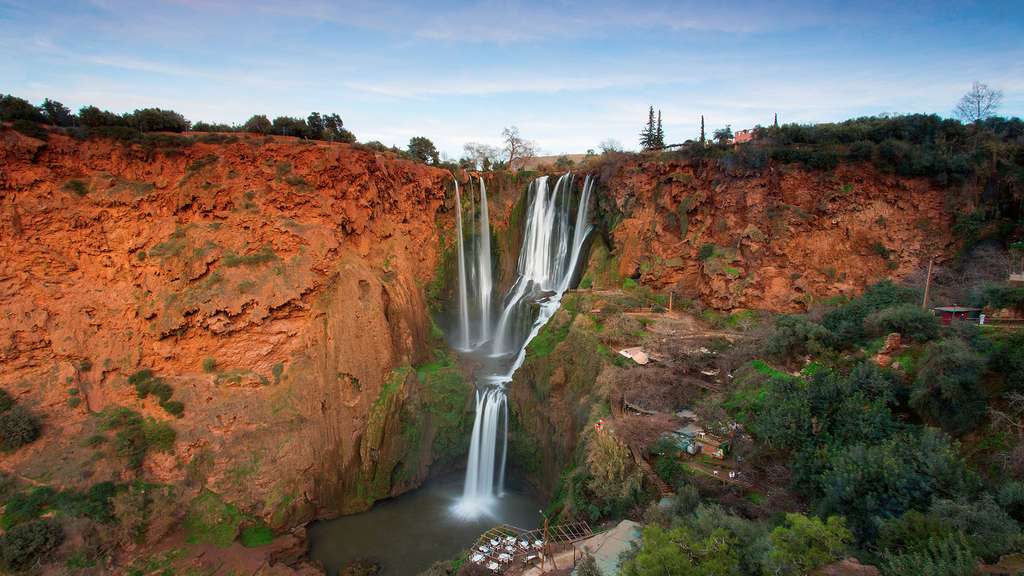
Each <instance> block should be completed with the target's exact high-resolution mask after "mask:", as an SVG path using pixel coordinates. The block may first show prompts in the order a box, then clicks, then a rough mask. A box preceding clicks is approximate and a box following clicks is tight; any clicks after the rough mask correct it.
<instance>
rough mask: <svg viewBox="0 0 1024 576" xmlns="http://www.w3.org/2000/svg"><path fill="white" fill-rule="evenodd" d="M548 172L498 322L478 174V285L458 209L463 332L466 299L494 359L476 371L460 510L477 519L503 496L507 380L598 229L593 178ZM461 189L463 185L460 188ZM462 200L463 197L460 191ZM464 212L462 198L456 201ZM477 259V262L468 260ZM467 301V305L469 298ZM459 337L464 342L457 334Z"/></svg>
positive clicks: (530, 199)
mask: <svg viewBox="0 0 1024 576" xmlns="http://www.w3.org/2000/svg"><path fill="white" fill-rule="evenodd" d="M548 180H549V179H548V177H547V176H541V177H539V178H537V179H536V180H534V181H533V182H532V183H531V184H530V187H529V189H528V190H527V197H526V211H525V223H524V228H523V242H522V247H521V248H520V252H519V260H518V262H517V265H516V278H515V281H514V282H513V283H512V286H511V288H509V290H508V292H507V293H506V294H505V295H504V297H503V298H502V299H501V301H500V302H501V312H500V314H498V319H497V322H492V320H493V319H492V317H491V314H492V307H491V306H492V305H491V300H492V298H491V296H492V292H493V290H494V285H493V280H492V275H491V274H492V270H491V253H490V223H489V222H488V208H487V191H486V188H485V186H484V182H483V180H482V179H481V180H480V211H479V214H480V216H479V218H480V226H479V230H480V233H479V237H478V238H477V240H476V242H475V249H476V256H477V259H476V263H475V264H476V266H475V270H474V271H473V274H472V279H473V282H472V283H473V284H474V286H473V287H472V288H470V287H468V286H466V283H465V282H464V280H465V278H464V277H463V273H464V271H465V268H466V262H467V260H466V254H465V252H464V246H463V243H462V240H461V238H462V232H461V222H462V217H461V215H460V214H457V215H456V225H457V226H459V228H460V231H459V239H460V240H459V243H458V247H459V254H458V257H459V259H460V262H459V269H460V280H459V286H458V289H459V291H460V293H459V306H460V308H459V311H458V312H459V318H460V320H459V322H460V326H459V329H458V330H459V335H458V338H462V336H463V335H464V334H466V333H469V330H468V328H467V330H466V331H465V332H463V330H462V327H461V322H462V318H463V310H462V308H461V306H462V304H463V302H469V294H470V293H473V295H474V298H473V301H472V306H474V307H475V310H473V311H472V312H467V313H466V316H476V317H478V318H479V319H480V324H479V327H478V328H479V330H478V332H477V335H478V337H477V338H476V339H475V350H476V352H480V353H483V354H484V355H485V357H486V358H488V359H490V361H491V362H490V364H491V365H490V367H489V369H487V370H483V371H482V373H479V374H478V375H477V393H476V417H475V419H474V422H473V432H472V438H471V441H470V449H469V461H468V463H467V466H466V481H465V485H464V488H463V495H462V498H461V499H460V500H459V502H458V503H457V504H456V506H455V509H454V511H455V513H456V514H458V515H460V516H464V517H468V518H473V517H477V516H480V515H482V514H487V512H488V510H489V509H490V508H491V505H492V504H493V503H494V499H495V498H498V497H500V496H501V495H502V493H503V491H504V485H505V464H506V461H507V459H508V458H507V453H508V399H507V397H506V394H505V386H506V385H507V384H508V383H509V382H511V380H512V375H513V374H515V371H516V370H517V369H519V367H520V366H521V365H522V364H523V361H524V360H525V358H526V346H527V345H528V344H529V343H530V341H531V340H532V339H533V338H534V337H535V336H536V335H537V333H538V332H540V330H541V328H543V327H544V325H545V324H546V323H547V321H548V320H550V319H551V317H552V316H553V315H554V314H555V312H556V311H557V310H558V307H559V305H560V304H561V300H562V295H563V294H564V293H565V291H566V290H568V289H569V288H570V287H571V286H572V284H573V282H574V280H576V277H577V276H578V274H577V273H578V270H577V269H578V268H579V264H580V258H581V253H582V252H583V247H584V244H585V242H586V239H587V236H588V235H589V234H590V233H591V231H592V230H593V226H592V225H591V223H590V219H589V217H588V207H589V203H590V196H591V194H592V191H593V186H594V180H593V179H592V178H591V177H590V176H589V175H588V176H587V177H586V178H585V179H584V182H583V187H582V189H581V190H580V193H579V194H578V197H577V195H576V194H575V190H576V187H575V183H576V179H575V176H574V175H573V174H571V173H570V174H564V175H562V176H560V177H559V178H558V179H557V181H556V182H555V185H554V187H552V186H550V185H549V182H548ZM456 194H458V186H456ZM456 202H457V203H458V202H459V198H458V197H456ZM458 206H459V211H460V212H461V206H462V205H461V203H458ZM469 262H471V261H469ZM467 306H469V304H467ZM456 341H457V342H458V340H456Z"/></svg>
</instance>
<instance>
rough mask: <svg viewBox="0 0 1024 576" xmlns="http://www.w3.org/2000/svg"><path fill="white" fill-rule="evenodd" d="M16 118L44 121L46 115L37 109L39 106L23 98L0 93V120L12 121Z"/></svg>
mask: <svg viewBox="0 0 1024 576" xmlns="http://www.w3.org/2000/svg"><path fill="white" fill-rule="evenodd" d="M16 120H28V121H31V122H45V121H46V116H44V115H43V113H42V112H40V111H39V108H36V107H35V106H33V105H32V104H31V103H29V101H28V100H25V99H24V98H18V97H17V96H13V95H11V94H8V95H6V96H3V95H0V121H3V122H14V121H16Z"/></svg>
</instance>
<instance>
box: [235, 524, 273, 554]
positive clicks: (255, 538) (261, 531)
mask: <svg viewBox="0 0 1024 576" xmlns="http://www.w3.org/2000/svg"><path fill="white" fill-rule="evenodd" d="M238 540H239V542H241V543H242V546H245V547H246V548H257V547H259V546H266V545H267V544H270V543H271V542H273V541H274V531H273V530H271V529H270V527H269V526H267V525H266V524H257V525H255V526H248V527H246V528H245V529H244V530H242V533H241V535H240V536H239V537H238Z"/></svg>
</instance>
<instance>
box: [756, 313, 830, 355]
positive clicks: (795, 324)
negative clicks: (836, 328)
mask: <svg viewBox="0 0 1024 576" xmlns="http://www.w3.org/2000/svg"><path fill="white" fill-rule="evenodd" d="M828 336H829V331H828V330H827V329H825V327H824V326H822V325H821V324H818V323H817V322H812V321H811V320H809V319H807V318H805V317H803V316H791V315H784V316H779V317H778V318H776V320H775V329H774V330H773V331H772V333H771V337H769V338H766V339H765V341H764V351H765V354H767V355H768V356H770V357H772V358H775V359H778V360H781V361H789V360H792V359H795V358H797V357H801V356H806V355H807V354H818V353H820V352H821V351H822V350H823V349H824V348H825V347H826V344H825V342H827V341H828Z"/></svg>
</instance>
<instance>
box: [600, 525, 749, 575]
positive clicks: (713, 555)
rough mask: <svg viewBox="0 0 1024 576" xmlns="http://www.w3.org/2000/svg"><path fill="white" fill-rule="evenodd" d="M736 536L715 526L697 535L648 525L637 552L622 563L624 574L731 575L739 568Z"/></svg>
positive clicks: (683, 530) (682, 528) (680, 529)
mask: <svg viewBox="0 0 1024 576" xmlns="http://www.w3.org/2000/svg"><path fill="white" fill-rule="evenodd" d="M735 545H736V539H735V537H734V536H732V535H731V534H730V533H729V532H728V531H727V530H725V529H722V528H719V529H717V530H715V531H713V532H712V533H711V534H710V535H709V536H707V537H706V538H700V537H699V536H696V535H694V533H693V532H692V531H691V530H689V529H687V528H685V527H678V528H673V529H672V530H668V531H665V530H662V529H661V528H659V527H658V526H648V527H646V528H644V531H643V543H642V544H641V546H640V550H639V551H638V552H637V555H636V556H634V557H633V558H631V559H629V560H627V561H626V562H625V563H624V564H623V565H622V570H621V572H620V573H621V574H623V575H624V576H664V575H665V574H671V575H675V574H680V575H682V574H686V575H687V576H731V575H733V574H736V573H737V572H738V571H739V558H738V554H737V551H736V546H735Z"/></svg>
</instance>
